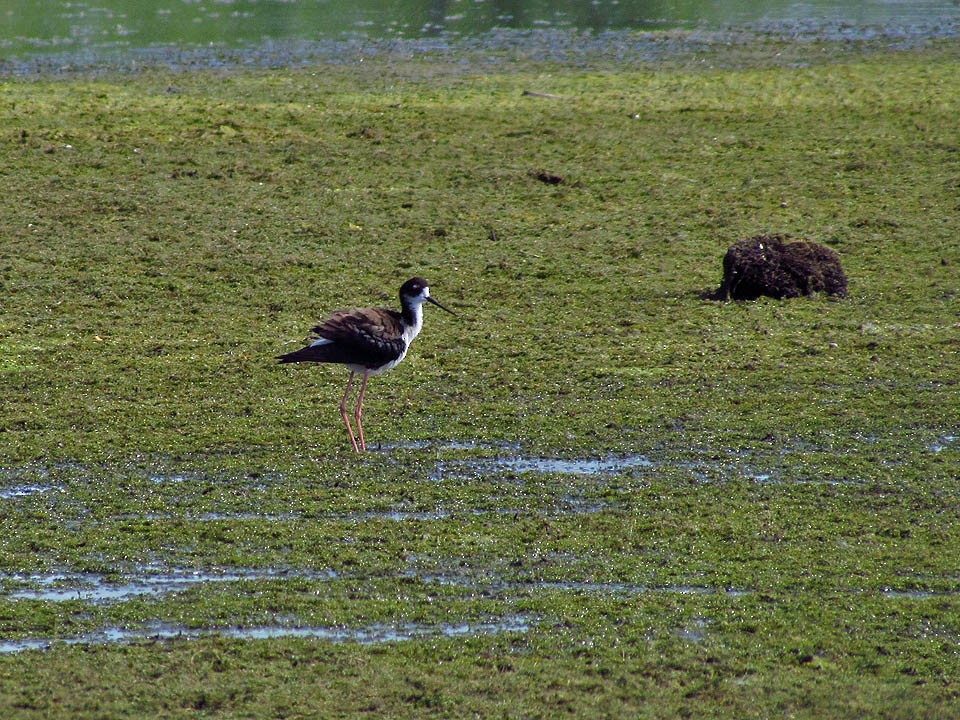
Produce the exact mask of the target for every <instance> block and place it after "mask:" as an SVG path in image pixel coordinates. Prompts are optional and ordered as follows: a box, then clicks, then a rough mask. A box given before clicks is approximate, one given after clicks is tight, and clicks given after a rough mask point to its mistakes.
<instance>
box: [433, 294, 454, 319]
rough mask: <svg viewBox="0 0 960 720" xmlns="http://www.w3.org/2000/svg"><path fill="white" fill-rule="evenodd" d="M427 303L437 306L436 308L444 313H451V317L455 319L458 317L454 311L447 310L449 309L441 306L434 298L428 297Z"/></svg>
mask: <svg viewBox="0 0 960 720" xmlns="http://www.w3.org/2000/svg"><path fill="white" fill-rule="evenodd" d="M427 302H428V303H430V304H432V305H436V306H437V307H438V308H440V309H441V310H444V311H446V312H448V313H450V314H451V315H453V316H454V317H457V314H456V313H455V312H454V311H453V310H447V308H445V307H444V306H443V305H441V304H440V303H438V302H437V301H436V300H434V299H433V298H432V297H427Z"/></svg>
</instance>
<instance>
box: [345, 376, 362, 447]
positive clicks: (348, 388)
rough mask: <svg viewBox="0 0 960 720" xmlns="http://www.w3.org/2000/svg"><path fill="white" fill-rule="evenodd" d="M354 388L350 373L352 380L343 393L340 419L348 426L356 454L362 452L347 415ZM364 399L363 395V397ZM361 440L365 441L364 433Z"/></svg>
mask: <svg viewBox="0 0 960 720" xmlns="http://www.w3.org/2000/svg"><path fill="white" fill-rule="evenodd" d="M363 380H364V383H363V384H364V385H366V384H367V383H366V380H367V377H366V375H364V377H363ZM351 387H353V373H352V372H351V373H350V378H349V379H348V380H347V389H346V390H344V391H343V400H341V401H340V417H342V418H343V424H344V425H346V426H347V433H348V434H349V435H350V443H351V444H352V445H353V451H354V452H360V448H358V447H357V439H356V438H355V437H354V436H353V428H351V427H350V417H349V416H348V415H347V398H348V397H349V396H350V388H351ZM361 398H362V395H361ZM360 439H361V440H362V439H363V433H362V432H361V434H360Z"/></svg>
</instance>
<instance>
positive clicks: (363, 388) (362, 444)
mask: <svg viewBox="0 0 960 720" xmlns="http://www.w3.org/2000/svg"><path fill="white" fill-rule="evenodd" d="M369 378H370V371H369V370H364V371H363V383H362V384H361V385H360V397H359V398H357V411H356V412H355V413H354V414H353V419H354V420H356V421H357V432H358V433H360V447H361V448H363V449H364V450H366V449H367V441H366V440H365V439H364V437H363V425H362V424H361V423H360V416H361V415H363V395H364V393H365V392H367V380H368V379H369Z"/></svg>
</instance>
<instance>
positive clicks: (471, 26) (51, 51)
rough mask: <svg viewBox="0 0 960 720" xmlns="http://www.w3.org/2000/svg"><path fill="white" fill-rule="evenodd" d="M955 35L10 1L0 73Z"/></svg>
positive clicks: (515, 11) (911, 6)
mask: <svg viewBox="0 0 960 720" xmlns="http://www.w3.org/2000/svg"><path fill="white" fill-rule="evenodd" d="M650 31H660V32H658V33H654V34H651V32H650ZM664 31H665V32H664ZM677 31H680V32H681V33H682V34H678V32H677ZM957 37H960V6H958V5H957V3H956V2H955V1H954V0H900V1H898V2H889V1H888V0H806V1H805V2H800V1H797V0H766V1H765V2H756V1H755V0H729V1H728V2H723V3H717V2H715V1H714V0H693V1H692V2H683V3H681V2H656V3H652V2H650V0H591V2H589V3H587V2H570V0H536V1H532V0H531V1H529V2H523V1H522V0H518V1H516V2H510V3H499V2H498V3H490V2H487V1H486V0H428V1H426V2H425V1H424V0H400V1H398V2H387V1H386V0H357V1H356V2H349V3H347V2H328V1H326V0H214V1H213V2H204V1H199V0H198V1H196V2H193V1H191V2H181V1H179V0H168V1H164V2H159V3H157V2H153V1H152V0H151V1H148V0H87V1H86V2H84V1H81V2H76V1H75V0H36V1H35V2H30V3H18V4H17V6H16V8H6V9H3V8H0V74H3V73H15V74H32V73H38V72H39V73H60V72H64V71H70V70H88V69H93V68H97V69H99V68H104V67H105V68H107V69H137V68H141V67H144V66H157V65H159V66H163V67H173V68H177V69H191V68H197V67H225V66H261V67H263V66H267V67H277V66H291V65H305V64H315V63H318V62H336V63H359V62H363V60H364V59H365V58H369V57H371V56H376V55H382V56H396V55H401V56H404V57H415V56H418V55H422V54H431V55H436V54H449V56H450V61H451V62H453V63H457V64H459V63H462V62H463V61H464V51H469V52H472V53H477V52H480V53H485V54H486V55H487V57H488V58H490V59H494V58H497V57H499V56H502V55H503V53H504V52H506V53H508V56H509V54H511V53H513V52H521V53H522V54H523V56H524V57H525V58H527V59H529V60H531V61H550V60H554V61H570V60H571V59H580V60H581V61H582V60H584V59H588V58H590V59H593V58H605V59H610V60H620V61H624V62H629V61H637V60H656V59H660V58H663V57H664V56H667V57H674V56H676V55H677V54H689V53H695V52H697V51H698V50H702V49H703V48H704V47H705V46H710V45H715V46H736V45H738V44H743V43H747V44H755V43H757V42H758V41H760V42H762V41H764V40H766V39H770V38H773V39H779V40H786V41H793V40H800V41H803V40H817V41H821V40H822V41H839V42H844V43H854V44H857V43H880V44H883V45H886V46H890V47H902V46H904V45H907V46H911V45H917V44H921V43H924V42H927V41H929V40H933V39H942V38H957ZM501 61H502V60H501Z"/></svg>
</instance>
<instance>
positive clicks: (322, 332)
mask: <svg viewBox="0 0 960 720" xmlns="http://www.w3.org/2000/svg"><path fill="white" fill-rule="evenodd" d="M424 303H432V304H434V305H436V306H437V307H438V308H440V309H441V310H445V311H446V312H448V313H450V314H451V315H454V316H455V315H456V313H454V312H452V311H450V310H447V308H445V307H444V306H443V305H441V304H440V303H438V302H437V301H436V300H434V299H433V298H432V297H430V288H429V286H428V285H427V281H426V280H424V279H423V278H421V277H415V278H411V279H409V280H407V281H406V282H405V283H404V284H403V285H402V286H401V287H400V306H401V308H402V310H401V311H400V312H397V311H396V310H391V309H389V308H358V309H356V310H338V311H337V312H335V313H333V314H332V315H331V316H330V317H329V318H327V319H326V320H324V321H323V322H322V323H320V324H319V325H317V326H316V327H314V328H313V332H314V333H316V334H317V339H316V340H315V341H314V342H313V343H311V344H310V345H308V346H307V347H305V348H302V349H300V350H296V351H294V352H292V353H287V354H286V355H278V356H277V359H278V360H279V361H280V362H283V363H295V362H323V363H340V364H342V365H346V366H347V367H348V368H349V369H350V377H349V379H348V380H347V388H346V390H344V392H343V400H341V401H340V416H341V417H342V418H343V422H344V424H345V425H346V426H347V433H348V434H349V435H350V442H351V443H352V444H353V449H354V451H356V452H360V450H366V449H367V443H366V440H365V439H364V437H363V425H362V424H361V423H360V415H361V414H362V412H363V395H364V393H365V392H366V390H367V380H368V379H369V378H370V376H371V375H379V374H380V373H382V372H386V371H387V370H391V369H392V368H394V367H396V366H397V365H398V364H399V363H400V361H401V360H403V358H404V356H405V355H406V354H407V350H408V349H409V348H410V343H412V342H413V339H414V338H415V337H416V336H417V335H419V334H420V330H421V329H422V328H423V304H424ZM357 373H363V383H362V384H361V385H360V395H359V397H358V398H357V407H356V410H355V411H354V414H353V419H354V421H355V422H356V424H357V435H359V436H360V444H359V445H357V438H356V436H355V435H354V434H353V428H351V427H350V418H349V417H348V416H347V398H348V397H349V396H350V388H351V387H352V386H353V376H354V375H356V374H357Z"/></svg>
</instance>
